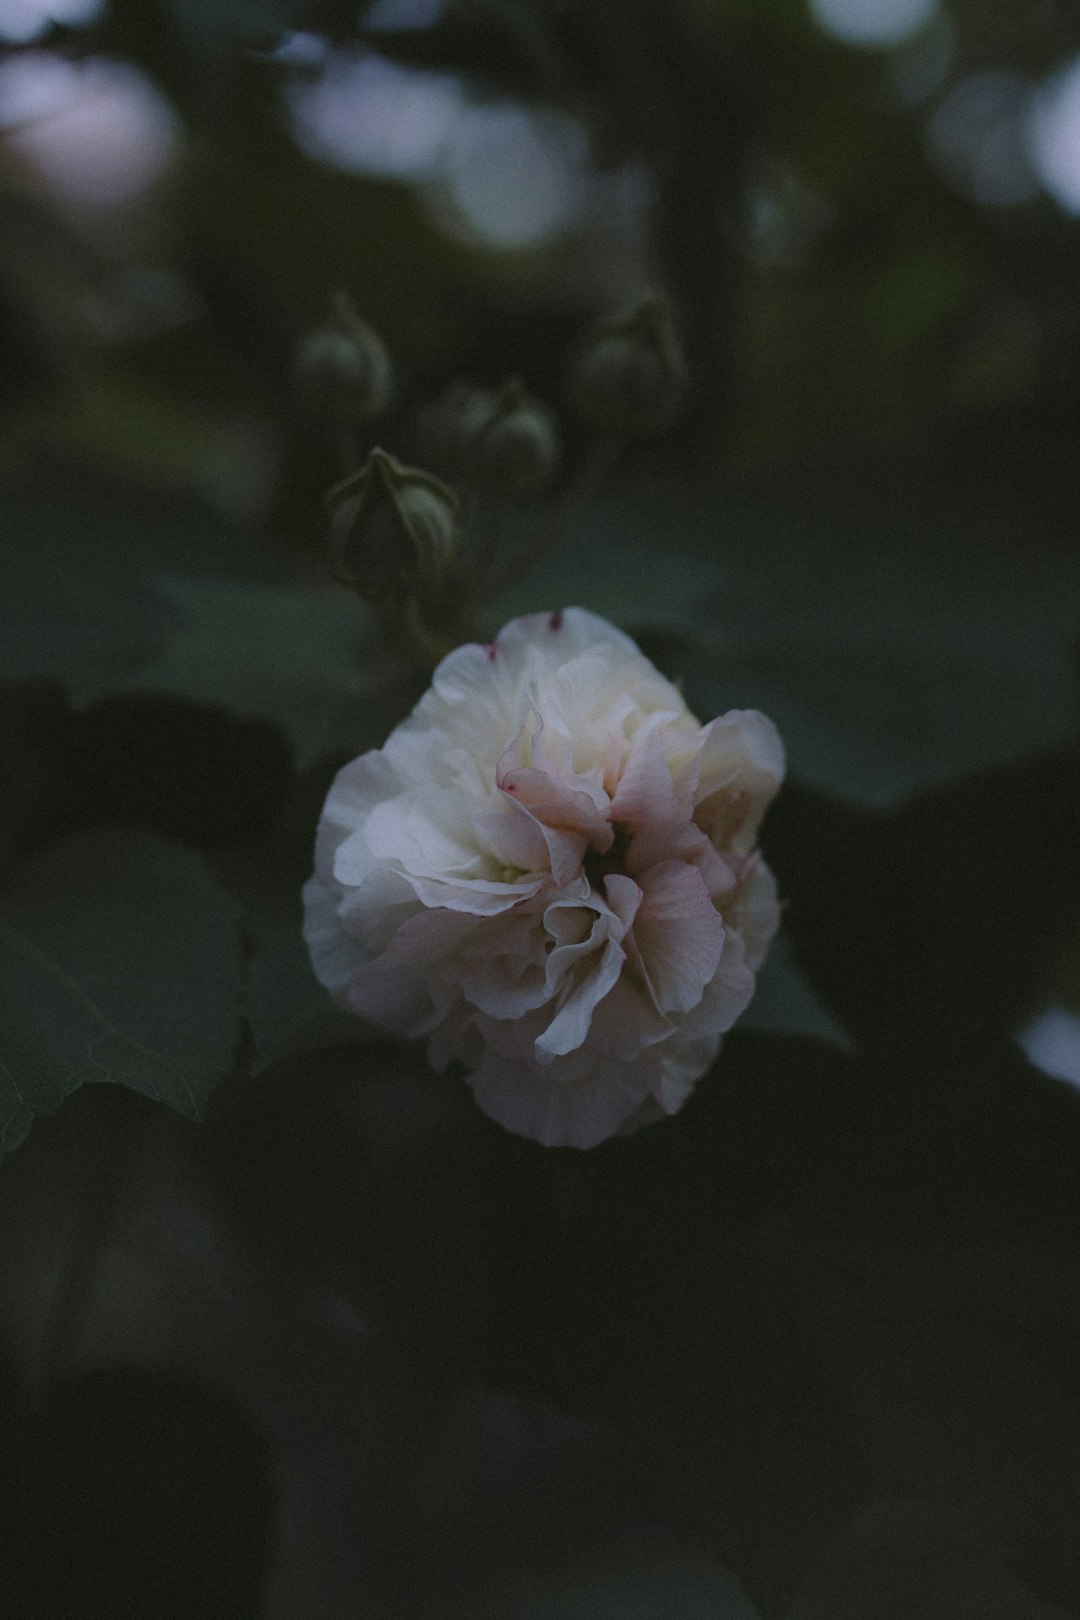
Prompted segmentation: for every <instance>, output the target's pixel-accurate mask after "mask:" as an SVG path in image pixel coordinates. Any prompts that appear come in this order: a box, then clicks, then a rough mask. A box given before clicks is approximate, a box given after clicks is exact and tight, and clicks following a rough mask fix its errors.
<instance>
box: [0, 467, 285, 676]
mask: <svg viewBox="0 0 1080 1620" xmlns="http://www.w3.org/2000/svg"><path fill="white" fill-rule="evenodd" d="M0 527H2V530H3V534H4V545H3V547H2V548H0V680H5V681H17V680H28V679H32V678H35V677H49V678H51V679H55V680H59V681H63V682H64V683H65V684H66V685H67V686H68V687H69V688H70V689H71V692H72V695H73V697H74V698H75V700H76V702H87V701H90V700H91V699H93V698H94V697H97V696H99V695H101V694H102V693H105V692H108V691H111V690H113V689H115V688H116V687H117V686H120V685H122V684H123V683H124V682H125V681H126V680H127V679H129V678H130V677H131V676H132V675H133V674H134V672H135V671H136V670H137V669H138V668H139V667H140V666H141V665H144V664H145V663H147V662H148V661H149V660H150V659H151V658H153V657H154V655H155V654H156V653H157V652H159V650H160V649H161V648H162V647H163V646H164V645H165V644H166V643H167V641H168V640H169V637H170V636H171V634H172V633H173V632H174V631H175V630H177V629H178V628H179V627H180V625H181V624H182V622H183V618H182V612H183V605H182V604H181V606H179V607H178V606H175V605H174V604H173V603H172V602H171V601H170V600H169V599H168V597H167V595H165V594H163V593H162V592H160V591H159V590H158V589H157V588H156V583H155V582H156V576H157V575H158V574H160V573H162V572H164V571H165V570H175V571H176V572H177V573H180V574H182V575H183V576H184V577H186V578H200V577H206V576H209V577H210V578H215V579H219V580H224V581H234V582H235V581H236V580H238V579H241V580H246V581H248V582H249V583H252V584H258V583H260V582H262V583H264V584H266V583H269V582H271V581H274V582H280V580H281V578H282V575H283V572H284V567H283V564H282V562H281V561H280V559H278V558H277V557H275V556H274V555H273V554H272V552H271V551H270V549H269V547H268V546H267V545H266V543H265V542H258V541H255V540H253V539H252V538H251V537H250V536H248V535H247V534H245V533H244V531H243V530H240V529H238V528H236V527H235V526H234V525H232V524H230V523H227V522H226V521H225V520H224V519H223V518H221V517H218V516H217V515H215V514H214V513H213V512H212V511H211V510H210V509H209V508H208V507H206V506H203V505H201V504H200V503H199V502H197V501H194V500H190V499H185V498H181V497H179V496H176V495H170V494H164V493H162V492H160V491H155V492H154V493H152V494H151V493H148V492H139V491H132V490H126V489H124V488H122V487H121V486H119V485H118V484H116V483H114V482H113V481H111V480H109V479H105V478H98V477H93V476H91V475H89V474H88V473H86V472H85V471H84V470H82V469H79V468H77V467H73V466H71V465H68V464H61V463H54V462H51V461H50V462H43V463H42V464H41V465H39V466H37V467H35V468H34V469H33V471H32V474H31V475H29V476H27V477H26V478H25V479H23V480H21V481H20V483H19V484H18V485H17V486H14V487H8V488H4V489H0Z"/></svg>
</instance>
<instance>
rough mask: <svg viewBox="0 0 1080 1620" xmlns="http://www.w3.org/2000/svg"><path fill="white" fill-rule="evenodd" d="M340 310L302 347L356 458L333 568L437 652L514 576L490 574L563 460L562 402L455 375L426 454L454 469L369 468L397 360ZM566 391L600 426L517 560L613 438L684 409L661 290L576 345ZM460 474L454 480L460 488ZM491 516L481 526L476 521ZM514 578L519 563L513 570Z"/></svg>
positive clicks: (682, 370) (560, 519)
mask: <svg viewBox="0 0 1080 1620" xmlns="http://www.w3.org/2000/svg"><path fill="white" fill-rule="evenodd" d="M335 313H336V319H335V321H334V322H333V323H332V324H330V325H327V326H325V327H322V328H319V329H318V330H316V331H314V332H312V333H310V334H309V335H308V336H307V337H306V338H305V340H304V341H303V343H302V344H301V346H300V349H299V351H298V354H297V359H296V372H295V375H296V381H297V385H298V388H299V390H300V392H301V395H302V397H303V399H304V400H305V402H306V404H307V405H308V408H309V409H310V410H311V411H312V413H313V414H315V415H316V416H318V417H319V419H320V420H322V421H323V422H325V423H326V424H327V425H330V426H333V427H335V428H336V429H338V430H339V431H340V432H341V434H342V439H343V442H344V444H345V446H346V451H347V454H348V456H349V459H350V460H351V464H352V467H353V469H354V470H352V471H350V473H349V475H348V476H347V477H346V478H345V479H344V481H343V482H342V483H340V484H338V485H337V486H336V487H335V488H334V489H332V490H331V491H330V493H329V496H328V505H329V510H330V546H331V551H332V555H333V565H332V566H333V572H334V575H335V577H336V578H337V579H339V580H340V581H341V582H342V583H343V584H346V585H348V586H349V588H350V589H352V590H354V591H355V592H356V593H357V595H358V596H361V597H362V598H364V599H365V600H366V601H369V602H371V603H373V604H375V605H376V608H377V609H378V610H379V611H381V612H382V613H383V615H384V619H385V621H386V623H387V625H393V626H399V625H401V624H403V623H404V624H407V625H409V626H411V628H412V631H413V640H414V641H415V642H417V643H418V644H419V645H422V646H423V647H424V649H425V650H426V651H428V652H430V650H431V649H432V648H438V649H442V650H445V649H446V648H447V647H449V646H453V645H454V644H455V642H456V641H457V640H460V639H462V638H463V637H464V636H465V635H467V634H468V633H469V623H468V621H469V618H470V613H471V610H472V608H473V606H474V605H475V604H477V603H478V602H480V601H481V600H482V599H483V597H484V595H485V594H487V592H488V587H489V585H490V587H491V589H492V590H493V591H494V592H496V593H497V591H498V589H499V588H500V586H501V585H503V584H505V583H507V579H506V576H504V577H503V578H502V579H496V580H495V582H494V584H492V583H491V581H490V580H489V575H490V571H491V568H492V565H493V562H494V560H495V557H496V554H497V551H498V548H499V545H500V543H501V539H502V524H503V520H504V517H505V512H506V506H507V503H509V502H513V501H516V500H520V499H523V498H529V497H535V496H537V495H540V494H541V493H543V492H544V491H546V490H548V489H550V488H551V486H552V485H553V484H554V483H555V481H556V478H557V476H558V473H559V470H560V467H561V463H562V459H563V457H562V446H561V443H560V436H559V428H558V423H557V420H556V417H555V413H554V412H553V411H552V410H551V409H550V408H549V407H548V406H547V405H545V404H543V403H542V402H541V401H540V400H538V399H536V398H534V397H533V396H532V395H531V394H530V393H529V392H528V391H527V390H526V389H525V387H524V386H523V385H522V383H521V382H519V381H518V380H517V379H512V380H510V381H508V382H505V383H504V384H503V385H502V386H501V387H498V388H490V387H481V386H477V385H475V384H473V383H469V382H464V381H463V382H459V383H456V384H454V385H453V386H452V387H451V388H450V389H448V390H447V391H446V392H445V393H444V394H442V395H441V396H440V397H439V398H437V399H436V400H435V401H434V402H433V403H432V404H430V405H429V406H427V407H426V408H425V409H424V410H422V411H421V412H420V415H419V417H418V419H417V421H416V424H415V432H416V435H417V438H418V439H419V441H420V443H421V444H422V446H423V453H424V454H425V456H426V458H427V459H428V460H429V461H430V462H431V464H432V465H433V466H435V467H437V468H438V469H439V470H440V471H441V472H443V473H445V475H446V477H447V478H448V479H449V480H450V481H451V482H450V483H444V482H442V480H441V479H440V478H437V477H435V476H434V475H433V474H432V473H430V472H427V471H424V470H421V469H420V468H418V467H408V466H405V465H403V464H402V463H401V462H400V461H398V460H396V459H395V458H394V457H393V456H392V455H389V454H387V452H386V451H385V450H381V449H375V448H372V449H371V450H370V453H369V454H368V456H367V459H366V461H364V463H363V465H362V466H359V467H357V461H358V460H359V456H358V454H357V452H358V450H359V449H360V443H359V439H358V437H357V434H358V431H359V430H360V429H363V428H365V427H367V428H369V427H370V424H371V423H372V422H373V421H374V420H375V419H376V418H377V417H378V416H380V415H381V414H382V413H383V412H384V411H385V410H386V408H387V405H388V402H389V399H390V395H391V386H392V373H391V365H390V359H389V356H388V354H387V351H386V347H385V345H384V344H383V342H382V340H381V338H380V337H379V336H378V334H377V333H376V332H374V331H373V330H372V328H371V327H370V326H368V325H367V323H366V322H364V321H363V320H361V318H360V317H359V315H357V313H356V311H355V310H354V309H353V308H352V306H351V304H350V303H349V302H348V300H347V299H346V298H345V297H344V296H339V298H338V300H337V303H336V311H335ZM566 381H567V397H568V402H569V404H570V406H571V407H572V409H573V410H574V411H575V412H576V414H577V415H578V416H579V417H580V419H581V420H582V421H583V422H584V424H585V425H586V427H587V428H588V429H589V431H590V440H589V444H588V446H587V448H586V451H585V453H584V455H583V456H582V458H581V460H580V463H579V464H578V466H577V467H576V468H575V469H573V470H572V471H571V474H570V476H569V477H568V479H567V480H566V482H565V484H564V487H563V489H562V491H561V492H560V495H559V499H558V501H557V502H556V503H555V521H554V522H548V523H547V524H546V525H541V529H540V532H539V533H538V535H536V536H533V537H532V538H531V539H530V540H528V541H526V544H525V546H524V547H523V548H522V551H521V555H519V557H518V558H517V559H516V561H517V563H518V565H519V566H518V568H517V570H516V572H518V573H520V572H523V571H524V570H523V569H522V568H521V567H520V564H521V562H522V560H523V558H524V560H525V562H526V566H527V565H528V563H530V562H531V561H532V560H534V559H535V557H536V556H538V555H539V554H540V553H541V552H542V551H546V550H548V549H549V548H550V546H551V545H553V544H554V543H555V542H556V541H557V540H558V539H559V538H561V534H562V531H563V529H565V527H566V525H567V522H568V521H569V519H570V518H571V517H572V516H573V515H574V514H575V513H576V512H577V510H578V509H579V508H580V507H581V505H582V504H583V503H584V501H585V500H586V499H587V498H588V496H589V495H591V493H592V489H593V486H594V485H595V483H596V481H597V477H598V474H599V472H600V470H601V469H602V468H604V467H606V466H607V465H609V464H610V460H611V454H612V449H613V447H614V449H615V450H616V451H617V450H618V447H619V446H620V445H621V444H622V443H624V442H625V441H626V440H627V439H628V438H639V437H646V436H650V435H653V434H658V433H662V432H663V431H664V430H665V429H666V428H667V427H669V426H670V425H671V423H672V422H674V420H675V419H676V417H677V415H678V413H679V411H680V410H681V408H682V405H683V402H684V398H685V394H686V384H687V374H686V364H685V361H684V359H683V354H682V350H681V347H680V345H679V342H678V339H677V337H676V335H675V331H674V328H673V326H672V323H671V320H670V318H669V316H668V314H667V310H666V307H665V305H664V304H663V303H662V302H661V300H659V299H650V300H648V301H646V302H645V303H643V304H641V305H640V306H638V307H637V308H636V309H634V310H632V311H631V312H630V313H629V314H627V315H624V316H622V317H620V318H618V319H615V320H611V321H607V322H604V323H603V324H601V325H600V326H598V327H597V328H596V329H595V330H594V331H592V332H591V333H590V334H589V335H588V336H587V337H586V338H585V339H584V340H583V342H582V343H581V344H580V346H579V347H578V348H577V350H576V351H575V352H574V353H573V355H572V356H571V357H570V361H569V365H568V368H567V379H566ZM451 483H452V485H453V486H454V487H451ZM474 524H475V525H479V527H480V529H481V533H480V535H479V537H478V538H477V537H476V536H473V535H471V534H470V532H469V531H470V528H471V527H473V526H474ZM511 577H514V570H513V569H512V571H511Z"/></svg>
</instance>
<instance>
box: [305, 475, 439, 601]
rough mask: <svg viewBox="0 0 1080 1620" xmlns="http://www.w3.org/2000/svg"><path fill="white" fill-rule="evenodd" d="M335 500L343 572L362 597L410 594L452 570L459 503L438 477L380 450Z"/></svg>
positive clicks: (334, 540) (333, 494)
mask: <svg viewBox="0 0 1080 1620" xmlns="http://www.w3.org/2000/svg"><path fill="white" fill-rule="evenodd" d="M327 499H328V501H329V504H330V538H331V545H332V547H333V551H334V557H335V561H336V563H337V568H338V572H339V574H340V576H341V578H342V579H343V580H344V581H345V582H346V583H347V584H349V585H351V586H352V588H353V589H354V590H355V591H357V592H358V593H359V594H360V595H361V596H366V597H368V598H370V599H371V600H378V599H380V598H386V597H391V596H408V595H409V594H410V593H414V592H416V591H420V590H424V589H427V588H429V587H430V585H431V584H432V582H434V581H435V580H437V579H438V577H439V576H440V575H441V574H444V573H445V572H446V571H447V568H448V565H449V564H450V563H451V561H452V559H453V557H454V555H455V553H456V549H457V537H458V536H457V518H458V500H457V496H456V495H455V494H454V492H453V490H452V489H448V488H447V486H446V485H445V484H443V483H441V482H440V481H439V479H437V478H433V477H432V476H431V474H430V473H426V472H422V471H421V470H420V468H418V467H403V466H402V465H401V463H400V462H398V461H395V459H394V457H393V456H388V455H387V454H386V452H385V451H384V450H373V451H372V452H371V455H370V456H369V457H368V459H367V461H366V463H365V465H364V466H363V468H362V469H361V471H360V472H358V473H354V474H353V476H352V477H351V478H347V479H346V480H345V481H344V483H341V484H338V485H337V487H336V488H335V489H332V490H331V491H330V494H329V496H328V497H327Z"/></svg>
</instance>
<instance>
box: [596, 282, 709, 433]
mask: <svg viewBox="0 0 1080 1620" xmlns="http://www.w3.org/2000/svg"><path fill="white" fill-rule="evenodd" d="M686 382H687V376H686V361H685V359H684V357H683V352H682V347H681V345H680V343H679V340H678V338H677V337H676V335H675V330H674V328H673V326H672V324H671V320H670V317H669V316H668V313H667V309H666V306H665V304H664V303H663V301H662V300H661V299H659V298H652V299H648V300H647V301H646V302H645V303H643V304H641V305H639V306H638V308H637V309H635V310H634V311H633V312H632V313H631V314H630V315H627V316H625V317H623V318H621V319H619V320H616V321H609V322H607V323H605V324H604V325H603V326H602V327H600V329H599V330H598V331H597V332H596V333H595V334H594V335H593V336H592V338H591V339H590V340H589V341H588V342H587V343H586V344H585V345H584V347H583V348H582V349H581V350H580V351H579V352H578V354H577V356H576V357H575V359H574V360H573V362H572V364H571V366H570V371H569V377H568V394H569V398H570V403H571V404H572V406H573V407H574V409H575V410H576V411H577V413H578V415H579V416H581V417H582V418H583V420H584V421H585V422H587V423H588V425H589V426H590V427H592V428H595V429H597V430H598V431H600V432H604V433H621V434H629V435H631V436H632V437H635V438H648V437H650V436H651V435H652V434H654V433H660V432H662V431H663V430H664V428H666V427H667V426H668V425H669V424H670V423H671V422H673V421H674V420H675V418H676V416H677V415H678V414H679V411H680V410H681V408H682V403H683V399H684V397H685V394H686Z"/></svg>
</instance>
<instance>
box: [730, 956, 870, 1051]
mask: <svg viewBox="0 0 1080 1620" xmlns="http://www.w3.org/2000/svg"><path fill="white" fill-rule="evenodd" d="M739 1024H740V1027H741V1028H742V1029H760V1030H764V1031H766V1032H768V1033H771V1034H774V1035H812V1036H814V1038H815V1039H817V1040H824V1041H832V1042H834V1043H835V1044H836V1045H837V1046H850V1045H851V1042H850V1040H849V1038H848V1036H847V1035H846V1034H845V1033H844V1031H843V1030H842V1029H841V1027H840V1025H839V1024H837V1023H836V1021H835V1020H834V1019H833V1018H832V1016H831V1015H830V1014H829V1013H828V1012H827V1011H826V1009H825V1008H824V1007H823V1006H822V1004H821V1002H820V1001H819V1000H818V998H817V995H816V993H815V992H814V990H813V989H812V988H811V986H810V985H809V984H808V983H807V981H806V979H805V978H804V977H803V975H802V974H801V973H800V971H799V969H798V968H797V967H796V965H795V963H794V961H793V960H792V956H791V950H790V948H789V946H788V942H787V938H786V936H785V935H784V934H781V935H780V936H779V938H778V939H775V940H774V941H773V943H772V945H771V946H770V948H769V954H768V956H767V957H766V959H765V965H764V966H763V967H762V968H761V969H760V971H759V972H758V976H757V987H756V989H755V990H754V999H753V1001H752V1002H751V1003H750V1005H749V1007H748V1008H747V1009H746V1011H745V1012H744V1013H743V1015H742V1017H741V1019H740V1020H739Z"/></svg>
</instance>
